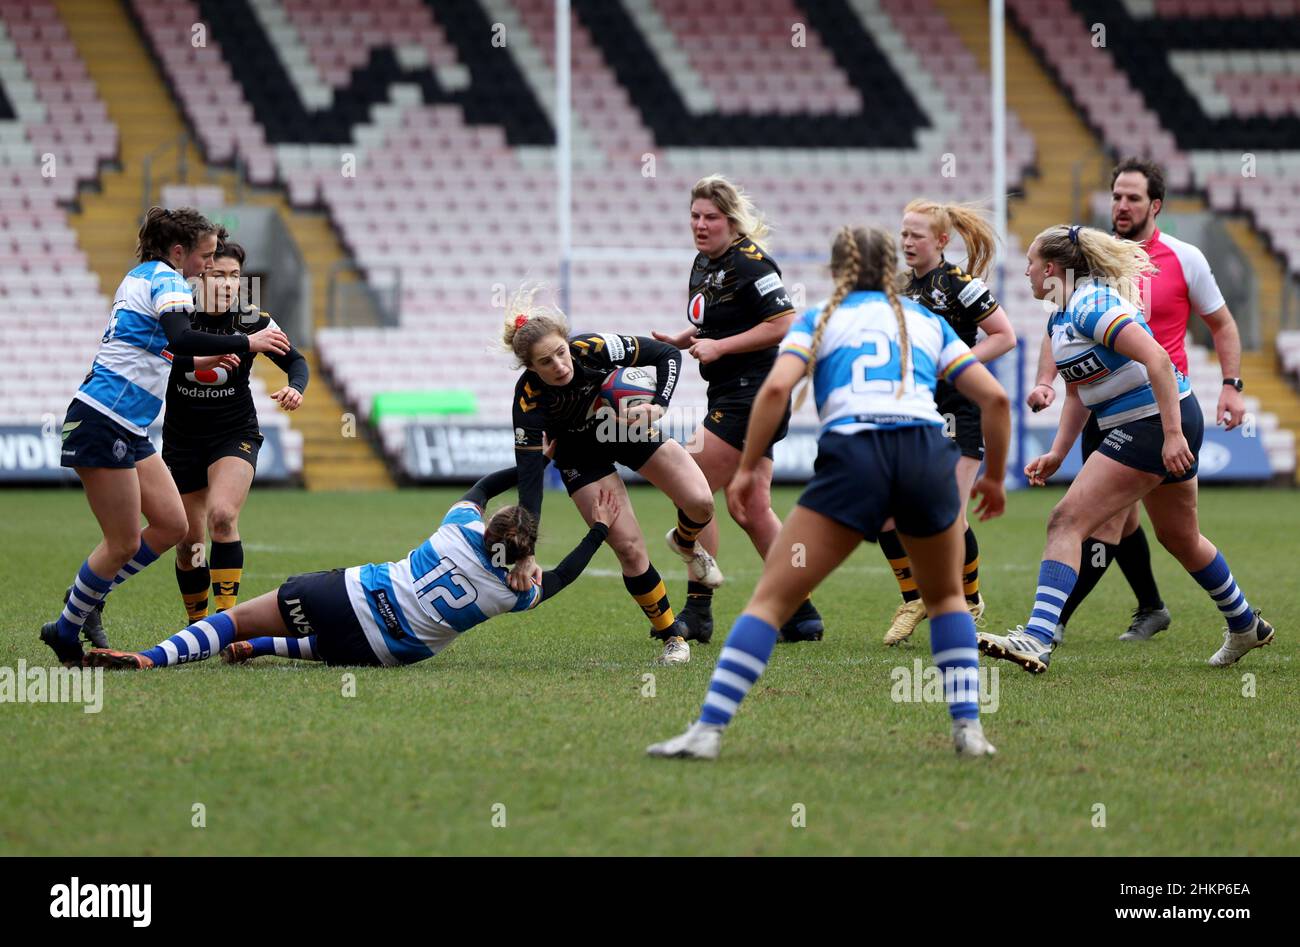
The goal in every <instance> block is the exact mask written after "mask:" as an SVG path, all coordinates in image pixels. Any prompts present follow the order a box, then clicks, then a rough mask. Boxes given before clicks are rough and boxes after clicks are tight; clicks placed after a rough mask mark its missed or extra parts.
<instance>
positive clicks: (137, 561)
mask: <svg viewBox="0 0 1300 947" xmlns="http://www.w3.org/2000/svg"><path fill="white" fill-rule="evenodd" d="M157 558H158V553H156V552H154V551H153V550H152V549H150V548H149V544H148V543H146V542H145V541H144V534H143V533H141V534H140V546H139V548H138V549H136V551H135V555H134V556H132V557H131V560H130V561H129V562H128V563H127V564H126V565H124V566H123V567H122V568H121V569H118V570H117V575H115V576H114V577H113V588H111V589H109V591H110V592H111V591H113V589H115V588H117V587H118V586H119V585H121V584H122V583H123V582H125V581H126V580H127V579H129V578H131V576H133V575H135V574H136V573H137V572H139V571H140V570H141V569H144V568H146V567H147V566H149V565H152V564H153V562H154V560H155V559H157Z"/></svg>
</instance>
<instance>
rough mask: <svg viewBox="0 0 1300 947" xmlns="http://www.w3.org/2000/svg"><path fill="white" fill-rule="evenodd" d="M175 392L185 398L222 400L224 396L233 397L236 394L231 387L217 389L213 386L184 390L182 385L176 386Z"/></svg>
mask: <svg viewBox="0 0 1300 947" xmlns="http://www.w3.org/2000/svg"><path fill="white" fill-rule="evenodd" d="M176 390H177V391H179V392H180V393H181V394H183V395H184V396H185V397H187V398H224V397H226V395H233V394H235V393H236V390H235V388H234V387H233V386H232V387H230V388H218V387H215V386H213V387H210V388H186V387H185V386H184V385H177V386H176Z"/></svg>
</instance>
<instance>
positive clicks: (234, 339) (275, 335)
mask: <svg viewBox="0 0 1300 947" xmlns="http://www.w3.org/2000/svg"><path fill="white" fill-rule="evenodd" d="M159 322H160V323H161V325H162V329H163V332H164V333H166V335H167V349H168V351H170V352H171V353H172V355H225V354H227V353H229V352H234V353H240V352H287V351H289V337H288V336H287V335H285V334H284V333H283V332H281V331H280V330H279V329H263V330H262V331H261V332H255V333H254V334H253V335H240V334H239V333H237V332H236V333H234V334H233V335H219V334H217V333H215V332H200V331H198V330H197V329H193V328H191V327H190V314H189V313H188V312H186V311H184V310H173V311H171V312H165V313H163V314H162V316H161V318H160V319H159Z"/></svg>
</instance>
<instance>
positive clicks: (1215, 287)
mask: <svg viewBox="0 0 1300 947" xmlns="http://www.w3.org/2000/svg"><path fill="white" fill-rule="evenodd" d="M1142 246H1143V249H1145V250H1146V251H1147V253H1148V254H1149V255H1150V257H1151V262H1152V263H1154V264H1155V265H1156V267H1157V268H1158V269H1159V272H1158V273H1156V274H1155V275H1153V276H1152V277H1151V278H1150V280H1149V284H1148V285H1145V286H1143V292H1142V302H1143V309H1144V310H1145V312H1144V314H1145V315H1146V320H1147V325H1149V326H1150V327H1151V332H1152V333H1153V334H1154V335H1155V337H1156V341H1157V342H1159V343H1160V344H1161V345H1162V346H1164V349H1165V351H1166V352H1168V353H1169V358H1170V359H1171V360H1172V361H1173V363H1174V367H1175V368H1177V369H1178V370H1179V371H1180V372H1182V373H1183V374H1184V375H1186V374H1187V350H1186V348H1185V347H1184V341H1185V340H1186V338H1187V321H1188V319H1190V318H1191V314H1192V312H1193V311H1195V312H1196V314H1197V315H1198V316H1207V315H1209V314H1210V313H1212V312H1214V311H1215V310H1216V309H1220V308H1222V306H1223V293H1221V292H1219V284H1218V283H1216V282H1215V281H1214V274H1213V273H1211V272H1210V264H1209V261H1208V260H1206V259H1205V254H1204V253H1202V252H1201V251H1200V250H1199V249H1197V248H1196V247H1194V246H1192V245H1191V244H1190V243H1186V242H1184V241H1182V240H1179V239H1178V238H1177V237H1171V236H1169V235H1168V234H1164V233H1161V232H1160V228H1159V227H1157V228H1156V229H1155V232H1154V233H1152V234H1151V239H1150V240H1148V241H1147V242H1146V243H1144V244H1143V245H1142Z"/></svg>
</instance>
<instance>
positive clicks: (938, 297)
mask: <svg viewBox="0 0 1300 947" xmlns="http://www.w3.org/2000/svg"><path fill="white" fill-rule="evenodd" d="M930 299H931V300H932V301H933V302H934V308H935V309H946V308H948V294H947V293H945V292H944V291H943V290H941V289H932V290H931V291H930Z"/></svg>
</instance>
